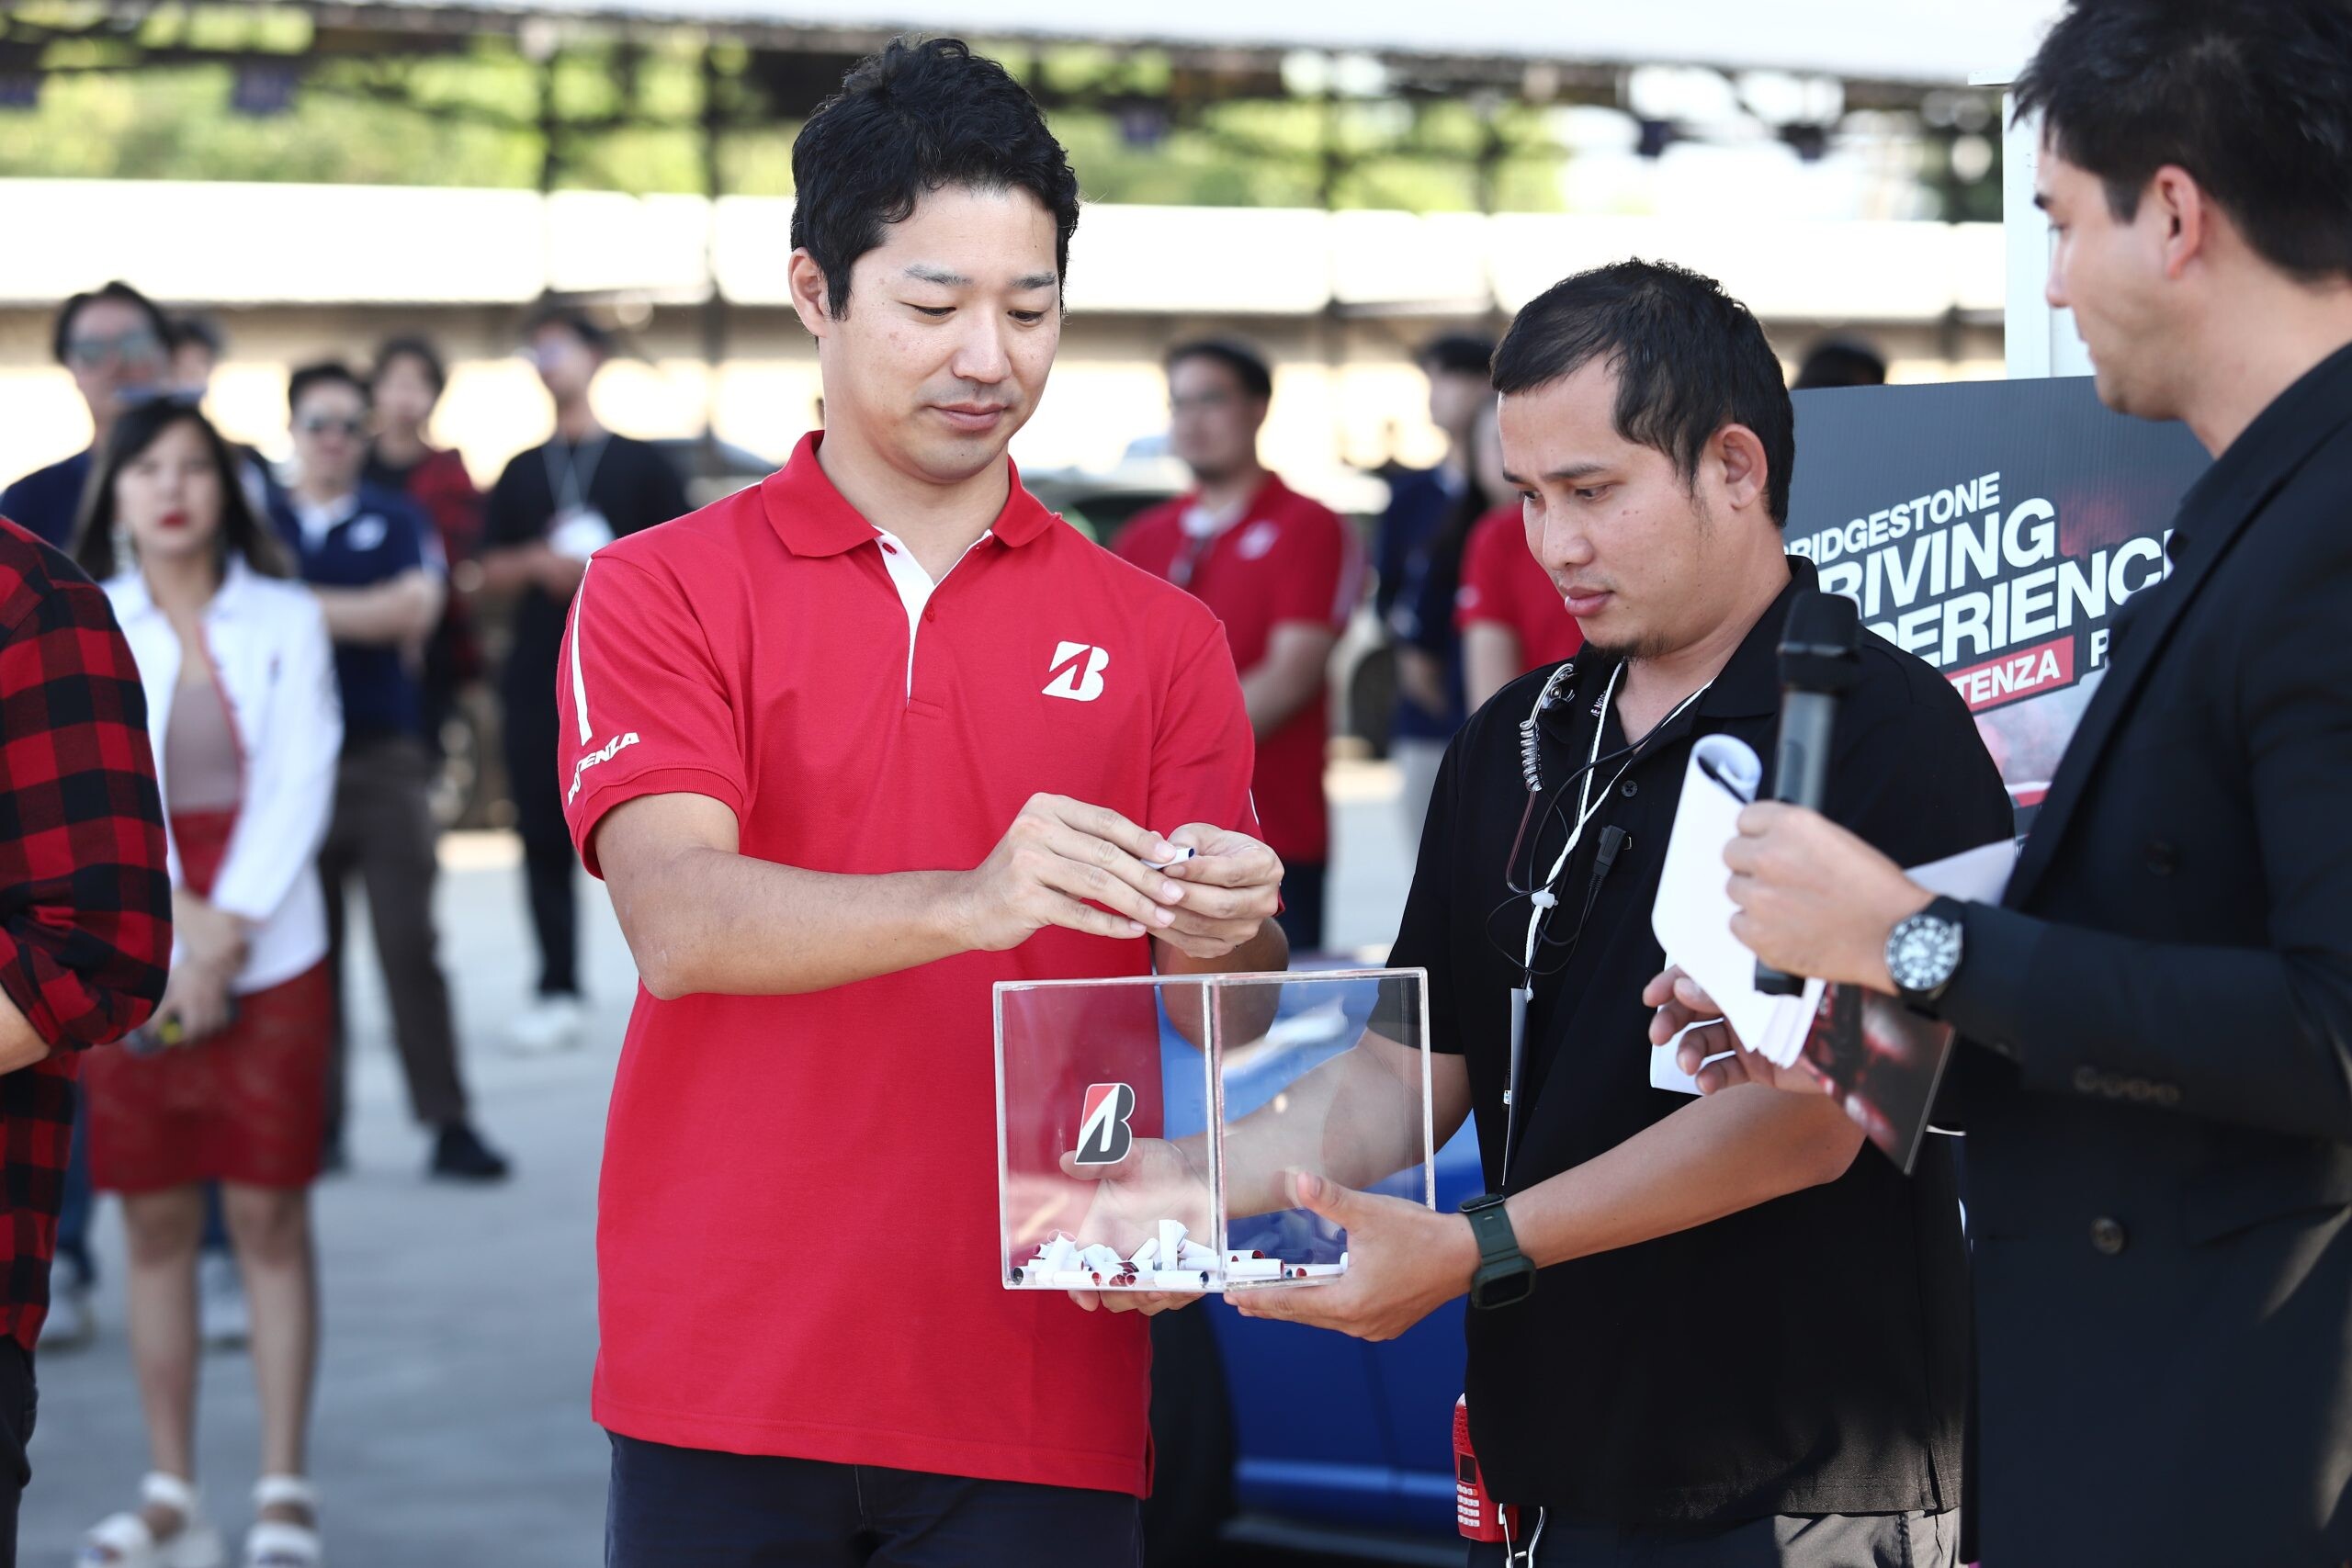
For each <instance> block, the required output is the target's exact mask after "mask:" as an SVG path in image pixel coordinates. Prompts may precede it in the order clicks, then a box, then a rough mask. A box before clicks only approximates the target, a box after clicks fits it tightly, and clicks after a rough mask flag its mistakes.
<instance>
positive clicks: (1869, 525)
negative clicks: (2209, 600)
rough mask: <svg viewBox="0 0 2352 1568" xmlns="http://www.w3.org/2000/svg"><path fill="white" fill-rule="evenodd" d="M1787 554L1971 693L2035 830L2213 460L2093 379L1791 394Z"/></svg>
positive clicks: (2021, 823)
mask: <svg viewBox="0 0 2352 1568" xmlns="http://www.w3.org/2000/svg"><path fill="white" fill-rule="evenodd" d="M1794 400H1795V404H1796V420H1797V453H1798V459H1799V460H1798V463H1797V469H1796V480H1795V484H1794V488H1793V492H1792V495H1791V498H1790V504H1789V525H1788V538H1789V550H1790V552H1791V553H1792V554H1793V555H1801V556H1805V557H1808V558H1811V559H1812V560H1813V562H1814V564H1815V566H1817V567H1819V568H1820V570H1821V585H1822V587H1824V588H1825V589H1827V590H1829V591H1831V592H1838V593H1844V594H1847V595H1849V597H1851V598H1853V599H1854V600H1856V601H1857V602H1858V603H1859V604H1860V605H1861V611H1862V622H1863V624H1864V625H1865V626H1869V627H1870V628H1871V630H1873V631H1875V632H1877V633H1878V634H1879V635H1881V636H1882V637H1885V638H1886V639H1887V640H1888V641H1890V642H1892V643H1894V645H1895V646H1896V647H1898V648H1903V649H1909V650H1910V651H1911V652H1913V653H1916V654H1917V655H1918V656H1919V657H1920V658H1922V659H1924V660H1927V661H1928V663H1930V664H1932V665H1934V666H1935V667H1936V668H1937V669H1938V670H1939V671H1942V672H1943V674H1944V676H1945V678H1946V679H1948V680H1949V681H1951V683H1952V684H1953V685H1954V686H1955V687H1957V688H1958V689H1959V691H1960V694H1961V695H1962V697H1964V698H1966V699H1967V701H1968V705H1969V708H1970V709H1971V711H1973V713H1974V714H1975V715H1976V723H1977V727H1978V728H1979V729H1980V730H1981V731H1982V732H1983V734H1984V737H1985V745H1986V747H1987V748H1988V749H1989V750H1991V751H1992V753H1993V758H1994V761H1996V762H1998V763H1999V764H2000V767H2001V776H2002V778H2003V779H2004V780H2006V781H2007V784H2008V786H2009V793H2010V795H2011V797H2012V798H2013V799H2014V800H2015V801H2016V802H2017V806H2018V831H2020V832H2023V831H2024V830H2025V829H2027V828H2028V827H2029V826H2030V824H2031V821H2032V817H2033V813H2034V811H2035V809H2036V808H2037V807H2039V806H2040V804H2041V796H2042V795H2043V793H2044V792H2045V791H2046V790H2047V789H2048V787H2049V783H2050V777H2051V774H2052V773H2053V772H2054V771H2055V770H2056V768H2057V765H2058V755H2059V753H2060V752H2061V751H2063V750H2064V749H2065V745H2066V739H2067V738H2068V737H2069V736H2070V735H2072V734H2073V733H2074V730H2075V721H2076V720H2077V719H2078V718H2080V717H2081V716H2082V711H2083V706H2084V705H2085V703H2086V702H2087V701H2088V700H2089V697H2090V692H2091V688H2092V685H2093V683H2094V682H2097V681H2098V677H2099V675H2100V673H2101V671H2104V670H2105V668H2106V665H2107V655H2108V636H2109V628H2110V627H2111V626H2112V624H2113V622H2114V619H2115V613H2116V611H2117V610H2119V609H2120V608H2121V607H2122V606H2123V604H2126V603H2127V602H2129V601H2130V600H2131V597H2132V596H2133V595H2134V594H2138V593H2143V592H2146V591H2147V590H2148V588H2149V587H2150V586H2152V585H2153V584H2154V583H2156V582H2158V581H2162V580H2163V578H2164V576H2165V572H2166V571H2167V570H2169V562H2168V560H2167V559H2166V557H2165V538H2166V536H2167V534H2168V533H2169V530H2170V528H2171V525H2172V517H2173V513H2174V510H2175V509H2176V508H2177V506H2178V504H2179V502H2180V498H2181V496H2182V494H2183V493H2184V492H2185V491H2187V490H2188V487H2189V485H2190V484H2192V483H2194V482H2195V480H2196V479H2197V477H2198V476H2199V474H2200V473H2202V472H2203V471H2204V469H2205V468H2206V465H2207V461H2208V459H2207V457H2206V455H2205V450H2204V448H2203V447H2201V446H2199V445H2198V444H2197V442H2196V440H2195V438H2194V437H2192V436H2191V435H2190V434H2188V430H2187V429H2186V428H2185V427H2184V426H2181V425H2178V424H2152V423H2148V422H2146V421H2144V420H2137V419H2131V418H2129V417H2127V416H2125V415H2122V414H2117V413H2110V412H2108V410H2107V409H2106V408H2104V407H2102V406H2101V405H2100V403H2099V400H2098V396H2097V394H2096V393H2095V392H2094V391H2093V389H2092V386H2091V380H2090V378H2088V377H2068V378H2059V379H2052V380H2025V381H1962V382H1951V383H1946V384H1943V385H1939V386H1923V387H1864V388H1852V389H1823V390H1818V391H1806V392H1799V393H1797V394H1795V399H1794Z"/></svg>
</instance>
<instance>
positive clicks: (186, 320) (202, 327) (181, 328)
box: [171, 310, 229, 359]
mask: <svg viewBox="0 0 2352 1568" xmlns="http://www.w3.org/2000/svg"><path fill="white" fill-rule="evenodd" d="M171 342H172V349H173V351H174V352H175V353H176V352H178V351H179V350H180V349H183V348H186V347H187V346H188V344H197V345H198V347H200V348H202V349H203V350H204V352H205V353H207V354H209V355H211V356H212V357H213V358H215V359H218V358H220V356H221V355H224V354H226V353H228V352H229V334H228V333H225V332H223V331H222V330H221V328H220V322H219V321H216V320H214V319H213V318H212V317H210V316H208V315H206V314H204V312H202V311H201V310H191V311H189V312H188V313H187V314H186V315H184V316H175V317H174V318H173V320H172V339H171Z"/></svg>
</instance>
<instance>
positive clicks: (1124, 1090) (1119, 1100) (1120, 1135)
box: [1070, 1083, 1136, 1165]
mask: <svg viewBox="0 0 2352 1568" xmlns="http://www.w3.org/2000/svg"><path fill="white" fill-rule="evenodd" d="M1135 1113H1136V1091H1135V1090H1134V1089H1130V1088H1129V1087H1127V1086H1126V1085H1125V1084H1123V1083H1098V1084H1089V1085H1088V1086H1087V1089H1086V1113H1085V1115H1084V1117H1083V1118H1082V1119H1081V1120H1080V1122H1079V1127H1078V1152H1077V1153H1076V1154H1073V1155H1072V1156H1070V1161H1071V1163H1072V1164H1074V1165H1116V1164H1118V1163H1119V1162H1120V1161H1121V1160H1123V1159H1125V1158H1126V1157H1127V1151H1128V1150H1129V1149H1131V1148H1133V1147H1134V1146H1135V1141H1136V1134H1135V1130H1134V1129H1133V1128H1131V1127H1129V1126H1128V1125H1127V1122H1128V1119H1129V1118H1130V1117H1132V1116H1134V1115H1135Z"/></svg>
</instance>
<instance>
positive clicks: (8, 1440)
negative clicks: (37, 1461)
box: [0, 1339, 40, 1568]
mask: <svg viewBox="0 0 2352 1568" xmlns="http://www.w3.org/2000/svg"><path fill="white" fill-rule="evenodd" d="M38 1404H40V1400H39V1397H38V1395H37V1394H36V1393H35V1392H34V1389H33V1359H32V1357H31V1356H29V1355H28V1354H26V1352H25V1348H24V1347H23V1346H22V1345H19V1344H17V1342H16V1341H15V1340H13V1339H0V1568H17V1506H18V1505H20V1504H22V1503H23V1502H24V1499H25V1483H27V1482H28V1481H30V1480H31V1479H32V1478H33V1467H32V1461H30V1460H29V1459H28V1458H27V1457H26V1453H25V1450H27V1449H28V1448H29V1447H30V1446H31V1444H32V1440H33V1413H34V1410H35V1408H36V1407H37V1406H38Z"/></svg>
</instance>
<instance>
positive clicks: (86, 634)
mask: <svg viewBox="0 0 2352 1568" xmlns="http://www.w3.org/2000/svg"><path fill="white" fill-rule="evenodd" d="M171 956H172V884H171V877H170V875H169V874H168V873H167V872H166V870H165V869H164V811H163V797H162V795H160V794H158V793H157V790H156V787H155V762H154V759H153V756H152V755H151V754H150V752H149V751H148V749H147V704H146V699H145V697H144V696H143V695H142V694H141V691H140V685H139V670H138V667H137V666H136V665H134V664H133V663H132V662H131V659H130V648H129V647H128V646H126V645H125V644H124V642H123V640H122V631H121V629H120V628H119V626H116V625H115V619H114V611H113V609H112V608H111V607H110V606H109V605H108V604H107V596H106V594H105V593H103V592H100V591H99V590H98V589H97V588H96V586H95V585H94V584H92V582H91V581H90V580H89V579H88V578H86V577H85V576H83V575H82V573H81V572H80V571H78V570H75V569H74V565H73V563H72V562H70V561H68V560H67V559H66V558H64V557H63V556H62V555H60V554H58V552H57V551H55V550H53V549H51V548H50V547H48V546H47V545H44V544H42V543H41V542H40V540H38V539H36V538H34V537H33V536H32V535H30V534H28V533H27V532H25V530H23V529H22V528H19V527H17V525H15V524H13V523H10V522H8V521H7V520H6V518H0V992H6V995H7V998H8V999H9V1000H10V1001H11V1002H13V1003H15V1004H16V1006H17V1010H18V1011H19V1012H21V1013H23V1014H24V1015H25V1017H26V1019H27V1020H28V1021H29V1022H30V1023H31V1024H32V1026H33V1030H34V1032H36V1033H38V1034H39V1035H40V1037H41V1038H42V1039H43V1040H46V1041H48V1042H49V1043H50V1046H51V1055H49V1056H48V1057H47V1058H46V1059H45V1060H43V1061H40V1062H38V1063H36V1064H34V1065H33V1066H29V1067H22V1068H19V1069H18V1070H17V1071H16V1072H13V1073H8V1074H6V1075H0V1195H4V1196H0V1334H6V1335H7V1336H8V1337H11V1338H14V1339H15V1340H16V1341H17V1343H18V1344H20V1345H22V1346H24V1347H25V1348H26V1349H28V1350H29V1349H31V1348H32V1347H33V1342H34V1341H35V1340H36V1339H37V1338H39V1337H40V1324H41V1319H42V1318H44V1317H46V1316H47V1315H48V1314H49V1259H50V1255H51V1252H53V1251H54V1250H55V1249H56V1247H57V1205H58V1199H59V1196H60V1192H61V1190H62V1182H63V1178H64V1171H65V1154H66V1149H67V1147H68V1145H70V1143H71V1141H72V1138H73V1132H74V1079H75V1078H76V1077H79V1076H80V1066H79V1057H78V1056H77V1055H75V1053H77V1052H78V1051H80V1050H81V1049H82V1048H83V1047H85V1046H89V1045H100V1044H104V1043H107V1041H110V1040H116V1039H119V1038H120V1037H121V1036H122V1035H124V1034H126V1033H128V1032H130V1031H131V1030H133V1029H135V1028H137V1027H138V1026H139V1025H140V1024H141V1022H143V1021H145V1020H146V1018H147V1015H148V1014H149V1013H151V1012H153V1010H154V1008H155V1003H156V1001H157V1000H158V999H159V998H162V996H163V994H164V971H165V969H166V967H167V966H168V965H169V964H170V962H171Z"/></svg>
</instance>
